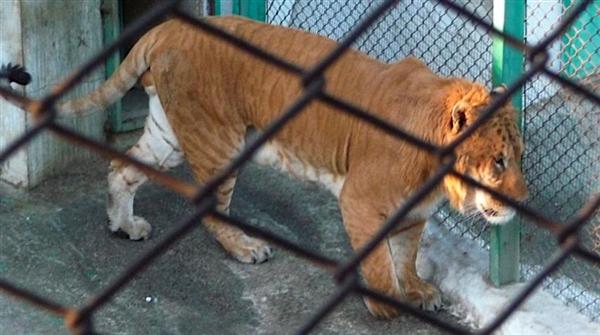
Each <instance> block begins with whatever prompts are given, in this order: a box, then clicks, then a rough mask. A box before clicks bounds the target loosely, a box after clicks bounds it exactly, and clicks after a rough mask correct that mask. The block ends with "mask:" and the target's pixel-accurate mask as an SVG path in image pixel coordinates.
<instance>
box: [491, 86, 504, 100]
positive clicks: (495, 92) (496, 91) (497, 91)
mask: <svg viewBox="0 0 600 335" xmlns="http://www.w3.org/2000/svg"><path fill="white" fill-rule="evenodd" d="M505 92H506V85H504V84H502V85H500V86H496V87H494V88H492V91H491V92H490V94H491V96H493V97H495V96H498V95H500V94H502V93H505Z"/></svg>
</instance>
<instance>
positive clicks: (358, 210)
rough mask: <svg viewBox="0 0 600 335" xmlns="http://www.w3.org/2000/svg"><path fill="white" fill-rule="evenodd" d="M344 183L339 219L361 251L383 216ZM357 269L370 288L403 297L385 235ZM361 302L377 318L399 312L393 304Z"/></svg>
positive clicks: (370, 300)
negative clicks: (340, 218) (340, 216)
mask: <svg viewBox="0 0 600 335" xmlns="http://www.w3.org/2000/svg"><path fill="white" fill-rule="evenodd" d="M346 186H347V185H346ZM346 186H345V187H344V190H343V191H342V194H341V195H340V208H341V211H342V218H343V221H344V227H345V228H346V232H347V233H348V237H349V238H350V243H351V244H352V247H353V248H354V250H360V249H361V248H362V247H363V246H364V245H365V244H366V243H367V242H368V241H369V240H370V239H371V238H372V237H373V235H375V233H376V232H377V230H378V229H379V228H380V227H381V224H382V219H381V215H379V214H378V212H377V211H376V209H375V208H373V207H371V206H370V205H369V204H368V202H369V201H368V199H363V198H361V197H360V196H359V193H360V192H354V191H353V190H351V189H349V188H348V187H346ZM360 270H361V273H362V277H363V279H364V281H365V282H366V284H367V286H368V287H369V288H370V289H373V290H375V291H378V292H380V293H382V294H385V295H388V296H391V297H394V298H401V297H402V292H401V290H400V286H399V283H398V280H397V278H396V271H395V269H394V262H393V258H392V253H391V250H390V245H389V241H388V239H387V238H386V239H384V240H383V241H382V242H381V243H380V244H379V245H378V246H377V247H376V248H375V250H373V252H371V254H370V255H369V256H368V257H367V258H366V259H365V260H364V261H363V262H362V263H361V264H360ZM364 302H365V304H366V305H367V308H368V309H369V312H371V314H373V315H374V316H376V317H380V318H385V319H389V318H393V317H395V316H397V315H398V313H399V311H398V309H396V308H394V307H393V306H390V305H387V304H384V303H381V302H379V301H376V300H374V299H371V298H366V297H365V298H364Z"/></svg>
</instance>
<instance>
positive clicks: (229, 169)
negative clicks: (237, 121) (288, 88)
mask: <svg viewBox="0 0 600 335" xmlns="http://www.w3.org/2000/svg"><path fill="white" fill-rule="evenodd" d="M323 83H324V82H323V81H316V82H313V83H312V84H311V85H310V86H308V87H307V88H306V90H305V92H304V94H302V96H301V97H300V98H298V99H297V100H296V101H295V102H294V103H293V104H292V105H291V106H290V107H288V108H287V109H286V111H285V112H284V113H283V114H282V115H281V116H280V117H279V118H277V119H275V120H274V121H273V122H271V124H270V125H269V126H267V127H266V128H265V129H264V130H263V131H262V132H261V134H260V135H259V136H257V137H255V138H254V139H253V140H252V141H250V142H249V143H248V144H247V146H246V147H245V148H244V150H242V152H241V153H240V154H239V155H238V156H237V157H235V158H234V159H233V160H232V161H231V162H230V163H229V164H228V165H227V166H226V167H225V168H223V169H222V170H221V171H220V172H219V173H218V174H217V175H216V176H215V177H213V179H212V180H211V181H209V182H208V183H207V184H206V185H205V186H204V187H203V188H202V189H201V190H199V191H198V194H197V195H196V196H195V197H194V199H195V201H199V200H201V199H203V198H204V197H207V196H209V195H210V194H211V193H212V192H214V191H215V190H216V188H217V187H218V186H219V185H220V184H222V183H223V182H224V181H225V180H226V179H227V178H229V176H231V175H232V174H233V173H234V172H235V171H236V170H237V169H239V168H240V167H241V166H242V164H244V163H245V162H247V161H248V160H250V158H252V155H254V153H255V152H256V151H257V150H258V149H259V148H260V147H261V146H262V145H263V144H265V143H266V142H267V141H268V140H269V139H270V138H271V137H273V136H274V135H275V134H276V133H277V132H278V131H279V130H281V128H282V127H283V126H284V125H285V124H286V123H288V122H289V121H290V120H292V119H293V118H294V117H295V116H296V115H298V114H299V113H300V112H301V111H302V110H303V109H304V107H305V106H307V105H308V104H309V103H310V102H311V101H312V100H313V99H314V98H315V97H316V96H317V95H318V94H319V92H320V91H321V88H322V87H323Z"/></svg>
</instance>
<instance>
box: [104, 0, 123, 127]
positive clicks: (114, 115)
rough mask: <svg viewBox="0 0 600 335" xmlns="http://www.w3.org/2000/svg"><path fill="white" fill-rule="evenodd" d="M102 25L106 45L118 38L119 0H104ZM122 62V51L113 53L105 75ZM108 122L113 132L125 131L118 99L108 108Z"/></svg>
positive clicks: (119, 22) (109, 73) (121, 106)
mask: <svg viewBox="0 0 600 335" xmlns="http://www.w3.org/2000/svg"><path fill="white" fill-rule="evenodd" d="M101 6H102V7H101V9H102V10H101V12H102V26H103V28H104V36H103V38H104V45H108V44H110V43H111V42H112V41H114V40H116V39H117V37H118V36H119V33H120V32H121V24H122V20H121V10H120V1H119V0H102V5H101ZM120 63H121V52H120V51H117V52H115V53H113V54H112V55H111V56H110V57H109V58H108V59H107V60H106V63H105V76H106V78H108V77H110V76H111V75H112V74H113V72H115V70H116V69H117V68H118V67H119V64H120ZM108 124H109V127H110V129H111V131H112V132H120V131H123V129H122V128H123V105H122V103H121V101H118V102H117V103H115V104H114V105H112V106H111V107H110V108H109V109H108Z"/></svg>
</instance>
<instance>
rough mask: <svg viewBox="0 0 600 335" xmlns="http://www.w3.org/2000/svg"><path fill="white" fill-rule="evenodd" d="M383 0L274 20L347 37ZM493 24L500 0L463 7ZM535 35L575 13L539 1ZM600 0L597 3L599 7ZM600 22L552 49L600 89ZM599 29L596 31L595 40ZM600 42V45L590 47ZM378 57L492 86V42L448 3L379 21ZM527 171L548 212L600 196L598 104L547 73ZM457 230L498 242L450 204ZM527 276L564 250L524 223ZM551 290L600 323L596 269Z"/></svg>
mask: <svg viewBox="0 0 600 335" xmlns="http://www.w3.org/2000/svg"><path fill="white" fill-rule="evenodd" d="M377 3H378V2H377V1H375V2H364V1H359V0H350V1H348V0H335V1H334V0H328V1H311V2H308V1H268V6H267V13H266V14H267V22H269V23H273V24H280V25H284V26H289V27H294V28H298V29H302V30H306V31H310V32H313V33H316V34H320V35H323V36H327V37H330V38H332V39H335V40H340V39H342V38H343V37H344V36H345V34H346V33H347V32H348V31H349V30H350V27H352V26H354V25H356V23H357V22H359V21H360V20H361V19H362V18H363V17H364V16H365V15H366V14H367V13H368V12H369V11H370V10H372V8H373V7H375V6H376V4H377ZM455 3H457V4H459V5H461V6H464V7H465V8H467V9H468V10H470V11H471V12H473V13H475V14H477V15H478V16H479V17H481V18H483V19H485V20H486V21H487V22H491V20H492V6H491V1H481V0H473V1H455ZM528 3H529V4H528V6H527V23H526V25H525V26H526V35H527V36H526V38H529V40H532V39H533V41H532V42H539V41H540V40H542V39H543V38H544V37H546V36H547V34H548V33H549V32H550V31H552V30H553V29H555V28H556V27H557V26H558V25H559V24H560V20H557V18H559V17H561V16H562V15H563V13H564V11H565V10H567V9H568V8H567V7H565V6H563V5H562V4H559V3H554V2H548V1H529V2H528ZM599 6H600V5H599V4H593V5H592V7H594V8H593V9H589V11H591V12H594V11H596V12H597V11H598V7H599ZM598 23H599V22H598V20H597V19H595V20H594V19H593V18H590V17H582V18H581V19H579V20H578V21H577V22H576V23H575V25H574V28H572V29H570V30H569V31H568V32H567V33H566V34H565V35H564V36H563V37H562V38H561V39H560V40H559V41H557V42H555V43H553V44H552V45H551V46H550V53H551V55H552V59H551V61H550V67H551V68H553V69H554V70H557V71H560V72H562V73H566V72H567V73H568V75H569V78H571V79H574V80H577V81H579V82H580V83H581V84H582V85H585V86H586V87H588V88H590V89H591V90H592V91H594V92H595V93H598V91H599V90H600V72H599V70H598V66H599V64H598V59H597V57H598V56H596V59H595V60H594V54H598V53H599V52H600V50H599V49H598V48H599V47H600V33H598V31H599V29H600V27H598ZM594 29H595V32H596V33H595V34H594ZM590 45H591V47H590ZM355 47H356V48H358V49H360V50H361V51H363V52H366V53H368V54H370V55H371V56H373V57H377V58H378V59H380V60H382V61H386V62H393V61H395V60H398V59H402V58H404V57H407V56H416V57H418V58H420V59H422V60H423V61H425V62H426V63H427V64H428V65H429V66H430V67H431V68H432V69H434V70H435V71H436V72H437V73H440V74H442V75H447V76H460V77H465V78H468V79H471V80H475V81H479V82H481V83H483V84H486V85H488V87H489V86H490V85H491V66H492V59H491V55H492V50H491V49H492V40H491V38H490V36H489V35H488V34H487V33H486V32H485V31H483V30H481V29H479V28H478V27H476V26H475V25H474V24H472V23H471V22H470V21H469V20H467V19H465V18H462V17H461V16H460V15H457V14H455V13H453V12H452V11H450V10H449V9H448V8H446V7H445V6H443V5H441V4H439V3H436V2H429V1H419V0H413V1H403V2H401V3H400V4H399V5H398V6H397V7H396V8H394V9H392V10H390V11H389V12H388V13H387V14H386V15H384V16H382V18H381V19H380V20H379V21H378V22H377V23H376V24H374V25H373V26H372V27H371V28H370V29H369V30H368V31H367V32H366V33H365V35H364V37H361V38H359V40H358V41H357V42H356V43H355ZM524 97H525V100H524V101H525V104H524V105H525V106H524V109H525V111H524V122H525V126H524V128H525V129H524V141H525V144H526V152H525V154H524V157H523V169H524V172H525V174H526V178H527V180H528V183H529V187H530V192H531V195H530V198H531V199H532V200H531V201H530V204H531V205H532V206H533V207H535V208H544V210H549V211H551V213H552V214H553V215H558V216H559V217H560V219H561V220H565V219H566V218H568V217H570V216H572V215H574V214H575V212H576V211H577V210H578V209H580V208H581V207H582V205H583V204H584V203H585V201H586V200H587V199H589V197H590V196H591V195H592V194H593V193H594V192H598V190H599V185H600V184H599V176H600V172H599V170H598V169H599V168H600V166H599V165H598V164H597V162H598V161H599V160H600V149H599V148H600V146H599V145H597V144H598V143H597V142H598V141H600V132H598V130H597V127H598V126H600V114H599V113H600V111H599V108H598V107H597V106H594V104H593V103H591V102H589V101H588V100H586V99H584V98H582V97H580V96H577V94H575V93H574V92H570V91H569V90H565V89H561V88H560V85H559V84H557V83H554V82H552V81H551V80H550V79H548V78H547V77H545V76H542V75H536V76H534V78H533V79H532V80H531V81H529V82H528V83H527V85H526V86H525V89H524ZM436 215H437V217H438V219H440V220H441V221H442V222H443V223H444V224H445V225H446V226H447V227H448V228H449V229H450V230H451V231H453V232H454V233H457V234H459V235H461V236H463V237H467V238H471V239H475V240H476V241H478V242H479V243H480V244H481V245H482V246H484V247H487V246H488V242H489V241H488V234H487V233H484V232H485V231H486V230H487V228H488V227H489V226H488V225H487V224H485V222H484V221H483V220H482V219H481V218H480V217H479V216H478V215H475V216H474V217H461V216H460V215H457V214H455V213H454V212H453V211H452V210H451V209H449V206H448V205H445V206H443V207H442V208H440V209H439V210H438V212H437V213H436ZM599 217H600V216H599V215H595V216H594V218H593V219H592V222H590V223H588V224H587V225H586V228H585V233H584V234H583V236H582V238H583V243H585V244H586V245H587V246H588V247H593V246H594V243H596V241H597V239H595V238H594V237H595V235H594V234H596V232H595V231H594V228H595V227H597V226H598V224H599V223H598V222H599V220H600V219H599ZM521 243H522V246H521V250H522V262H523V266H522V272H523V273H522V276H523V278H524V279H530V278H531V277H532V275H533V274H535V273H536V269H538V270H539V266H536V264H543V261H544V260H545V259H546V257H547V255H548V254H549V253H551V252H552V251H554V250H555V249H556V248H557V245H556V243H555V242H554V240H553V239H551V238H549V234H548V233H546V232H544V231H541V230H540V229H537V228H535V226H534V225H531V224H523V231H522V242H521ZM590 274H591V275H590ZM544 287H545V288H546V289H547V290H548V291H549V292H551V293H553V294H554V295H555V296H557V297H558V298H560V299H561V300H563V301H564V302H565V303H567V304H572V305H574V306H575V307H576V308H577V309H578V310H579V311H581V312H582V313H584V314H585V315H587V316H589V317H590V318H592V319H593V320H596V319H598V318H599V317H600V296H599V293H600V271H599V270H598V269H597V268H596V267H594V266H592V265H589V264H588V263H585V262H582V261H578V260H575V261H572V262H570V263H568V265H565V267H564V268H563V269H562V270H561V271H560V272H559V273H558V274H557V275H556V276H553V277H550V278H548V279H547V281H546V283H545V285H544Z"/></svg>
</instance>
